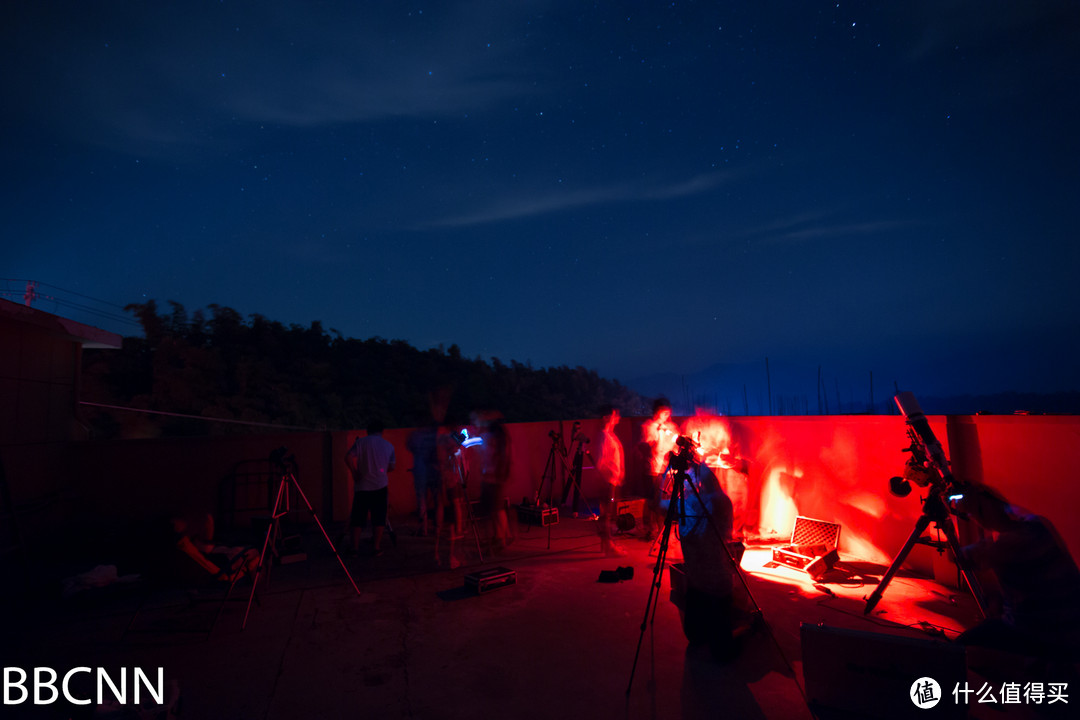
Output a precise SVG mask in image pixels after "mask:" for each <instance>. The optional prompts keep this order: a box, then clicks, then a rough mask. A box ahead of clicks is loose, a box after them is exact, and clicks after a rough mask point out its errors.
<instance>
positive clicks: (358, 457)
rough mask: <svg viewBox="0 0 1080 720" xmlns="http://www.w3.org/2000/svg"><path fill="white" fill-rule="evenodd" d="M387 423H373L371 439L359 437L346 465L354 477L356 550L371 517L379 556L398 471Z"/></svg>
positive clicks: (352, 519) (369, 429)
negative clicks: (391, 475)
mask: <svg viewBox="0 0 1080 720" xmlns="http://www.w3.org/2000/svg"><path fill="white" fill-rule="evenodd" d="M382 432H383V424H382V422H380V421H379V420H372V421H371V422H369V423H368V426H367V437H362V438H361V437H358V438H356V441H355V442H353V444H352V447H350V448H349V451H348V452H347V453H346V454H345V465H346V466H348V468H349V471H350V472H351V473H352V476H353V483H354V484H353V505H352V514H351V517H350V518H349V525H350V526H351V528H352V549H353V552H357V551H359V549H360V535H361V533H362V532H363V530H364V526H365V524H366V522H367V519H368V516H370V517H371V545H372V551H373V552H374V554H376V555H381V554H382V537H383V532H384V530H385V529H386V510H387V504H388V503H389V499H390V494H389V486H390V478H389V476H388V475H387V473H388V472H389V471H391V470H393V469H394V446H393V445H391V444H390V442H389V441H387V440H384V439H383V436H382Z"/></svg>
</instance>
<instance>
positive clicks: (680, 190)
mask: <svg viewBox="0 0 1080 720" xmlns="http://www.w3.org/2000/svg"><path fill="white" fill-rule="evenodd" d="M732 175H733V174H732V173H707V174H701V175H696V176H694V177H692V178H689V179H687V180H683V181H679V182H674V183H671V184H668V185H661V186H651V187H646V186H641V185H632V184H620V185H609V186H600V187H592V188H584V189H580V190H568V191H566V192H558V193H548V194H529V195H515V196H512V197H503V198H499V199H496V200H494V201H493V202H492V203H491V204H489V205H487V206H486V207H483V208H480V209H477V210H474V211H472V212H469V213H465V214H462V215H454V216H450V217H445V218H442V219H440V220H435V221H433V222H430V223H426V225H425V227H428V228H437V227H467V226H471V225H487V224H490V223H497V222H504V221H508V220H519V219H522V218H527V217H534V216H538V215H547V214H551V213H558V212H565V211H567V210H574V209H577V208H582V207H589V206H593V205H604V204H614V203H625V202H635V201H660V200H671V199H675V198H680V197H688V196H692V195H699V194H702V193H706V192H708V191H710V190H712V189H713V188H715V187H717V186H719V185H721V184H723V183H724V182H727V181H728V180H730V179H731V177H732Z"/></svg>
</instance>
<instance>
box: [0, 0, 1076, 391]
mask: <svg viewBox="0 0 1080 720" xmlns="http://www.w3.org/2000/svg"><path fill="white" fill-rule="evenodd" d="M0 12H2V13H3V23H2V24H3V30H2V32H3V43H2V51H0V52H2V57H3V67H4V73H3V79H2V80H0V83H2V88H3V100H4V110H3V114H2V119H0V122H2V127H3V135H2V140H0V142H2V153H0V161H2V163H3V171H2V172H3V183H4V186H3V193H2V194H0V217H2V218H3V221H2V222H3V225H4V236H5V239H4V243H3V249H2V250H0V270H2V275H3V276H4V277H6V278H31V279H37V280H41V281H44V282H48V283H53V284H55V285H57V286H60V287H63V288H68V289H70V290H72V291H75V292H80V293H85V294H87V295H90V296H92V297H95V298H101V299H103V300H106V301H109V302H114V303H117V304H121V305H123V304H126V303H129V302H138V301H142V300H145V299H148V298H154V299H157V300H158V301H159V302H160V303H162V304H164V302H165V301H167V300H176V301H178V302H181V303H183V304H184V305H185V306H186V307H187V308H188V309H189V310H193V309H195V308H198V307H205V306H206V305H208V304H210V303H219V304H222V305H228V306H231V307H234V308H235V309H237V310H238V311H239V312H241V313H242V314H244V315H247V314H250V313H259V314H262V315H265V316H267V317H270V318H272V319H277V320H280V321H282V322H285V323H300V324H304V325H306V324H308V323H310V322H311V321H313V320H319V321H321V322H322V323H323V324H324V326H325V327H327V328H334V329H336V330H338V331H340V332H341V333H342V334H344V335H346V336H353V337H369V336H375V335H378V336H382V337H386V338H401V339H404V340H407V341H409V342H411V343H413V344H415V345H417V346H419V347H429V346H434V345H437V344H440V343H442V344H444V345H447V346H448V345H450V344H451V343H457V344H458V345H459V346H460V347H461V349H462V351H463V352H464V354H466V355H468V356H476V355H480V356H483V357H485V358H486V357H491V356H496V357H499V358H501V359H502V360H503V361H509V360H510V359H515V360H519V361H522V362H524V361H531V362H532V363H533V364H534V365H536V366H547V365H562V364H568V365H579V364H580V365H585V366H587V367H590V368H595V369H596V370H598V371H599V372H601V373H602V374H605V375H608V376H614V377H618V378H620V379H622V380H624V381H632V380H633V379H634V378H637V377H641V376H647V375H650V374H654V373H665V372H666V373H674V374H677V375H678V374H690V375H692V374H694V373H698V372H700V371H702V370H703V369H705V368H709V367H711V366H715V365H731V366H734V367H740V368H741V367H758V366H759V365H760V364H761V363H762V362H763V360H764V358H765V357H769V358H770V359H771V362H772V363H773V365H774V367H775V368H778V372H781V370H779V369H780V368H785V367H787V368H791V372H792V373H793V376H792V377H806V378H808V380H807V382H808V387H806V388H803V389H801V392H804V393H809V394H810V395H811V396H812V395H813V392H814V383H815V379H814V378H815V376H816V372H817V367H818V366H819V365H820V366H822V367H823V368H824V371H823V372H824V373H825V374H826V376H827V377H829V378H835V379H836V380H837V381H839V382H841V383H847V382H852V383H855V382H858V383H863V382H864V380H863V378H864V377H865V376H866V372H867V371H868V370H872V371H875V377H880V378H881V380H882V382H883V383H887V387H886V389H884V390H882V391H881V395H882V396H884V395H885V394H886V392H887V391H889V390H891V389H892V387H893V382H894V381H896V382H898V383H899V385H900V386H901V387H902V388H907V389H913V390H916V391H919V390H924V391H926V392H947V391H957V392H973V391H981V392H985V391H997V390H1043V391H1047V390H1065V389H1072V390H1075V389H1080V371H1078V369H1077V368H1078V367H1080V363H1078V362H1077V361H1076V353H1077V352H1078V351H1080V341H1078V339H1077V338H1078V336H1080V332H1078V331H1080V320H1078V314H1077V310H1078V308H1080V282H1078V280H1077V272H1078V270H1080V250H1078V249H1077V242H1076V241H1077V231H1076V227H1077V222H1076V220H1077V210H1076V206H1077V204H1078V203H1077V202H1076V198H1077V197H1078V195H1080V152H1078V149H1080V148H1078V140H1077V128H1078V127H1080V81H1078V80H1080V50H1078V49H1077V46H1078V43H1077V42H1076V38H1077V37H1080V10H1078V5H1077V3H1075V2H1033V3H1026V2H1025V3H1020V2H1014V1H1008V2H948V1H938V0H935V1H933V2H930V1H927V2H898V3H848V2H841V3H836V2H810V1H809V0H806V1H802V0H800V1H799V2H795V1H794V0H792V1H791V2H771V3H734V2H732V3H719V2H707V3H701V2H699V3H691V2H675V3H645V2H618V3H616V2H605V3H599V4H597V5H595V6H594V5H588V4H585V3H580V2H539V1H537V2H507V1H505V0H494V1H491V2H487V1H484V2H459V3H449V2H448V3H432V4H427V3H412V4H406V3H387V2H348V3H345V2H341V3H333V2H330V3H316V2H294V3H275V2H258V3H256V2H172V3H165V2H150V3H147V2H47V1H38V2H14V3H5V4H4V9H3V10H2V11H0ZM762 374H763V373H762ZM752 379H753V380H754V381H756V380H758V379H760V378H752ZM748 380H751V378H746V379H743V380H742V382H747V381H748ZM734 381H735V382H738V379H734ZM792 382H796V381H795V380H793V381H792ZM800 382H801V381H800ZM830 386H831V383H830Z"/></svg>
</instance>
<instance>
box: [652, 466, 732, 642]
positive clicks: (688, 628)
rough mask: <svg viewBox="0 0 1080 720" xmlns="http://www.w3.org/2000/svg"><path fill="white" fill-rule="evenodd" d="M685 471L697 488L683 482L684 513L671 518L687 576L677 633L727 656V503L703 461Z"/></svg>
mask: <svg viewBox="0 0 1080 720" xmlns="http://www.w3.org/2000/svg"><path fill="white" fill-rule="evenodd" d="M688 475H689V477H690V478H691V481H693V482H694V483H695V485H696V486H697V488H698V491H697V492H696V493H695V492H694V491H693V490H692V489H691V488H690V487H689V486H688V484H684V488H683V496H684V509H685V512H684V514H682V515H679V516H678V518H677V519H678V523H679V542H680V543H681V544H682V552H683V566H684V567H685V569H686V579H687V590H686V605H685V609H684V612H683V632H684V633H685V635H686V639H687V641H689V643H690V644H691V645H696V644H701V643H705V644H707V645H708V646H709V648H710V650H712V653H713V656H714V657H716V658H717V659H719V660H727V659H730V658H731V657H733V656H734V654H735V643H734V640H733V637H732V626H733V619H732V618H733V608H732V597H731V588H732V576H733V572H734V569H733V568H732V564H731V563H732V560H731V556H730V555H729V554H728V551H727V548H725V547H724V543H725V542H727V541H729V540H730V539H731V522H732V510H731V501H730V500H729V499H728V497H727V495H725V494H724V491H723V490H722V489H721V488H720V483H719V481H718V480H717V478H716V475H714V474H713V472H712V470H711V469H710V468H709V467H708V466H707V465H705V463H697V464H695V465H693V466H692V467H691V468H690V470H689V471H688ZM673 496H674V493H673ZM670 502H671V501H670V500H669V499H662V500H661V501H660V505H661V507H662V508H664V509H665V510H666V509H667V506H668V505H669V503H670ZM680 510H681V509H678V508H677V509H676V512H677V513H678V512H680Z"/></svg>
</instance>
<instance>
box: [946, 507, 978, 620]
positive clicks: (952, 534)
mask: <svg viewBox="0 0 1080 720" xmlns="http://www.w3.org/2000/svg"><path fill="white" fill-rule="evenodd" d="M937 526H938V528H939V529H940V530H941V531H942V532H943V533H945V539H946V540H948V541H949V547H950V548H951V549H952V552H953V557H955V558H956V566H957V567H958V568H960V574H961V575H963V576H964V580H965V581H966V582H967V586H968V589H969V590H971V597H973V598H975V605H977V606H978V608H979V614H980V615H982V616H983V617H984V618H985V617H986V595H984V594H983V589H982V584H981V583H980V582H979V578H978V577H977V576H976V575H975V571H974V569H973V568H972V567H971V565H970V563H968V561H967V558H966V557H965V556H964V551H963V548H962V547H960V541H959V540H958V539H957V537H956V528H954V527H953V524H952V521H951V520H949V519H948V518H946V519H945V520H944V521H941V522H938V524H937Z"/></svg>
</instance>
